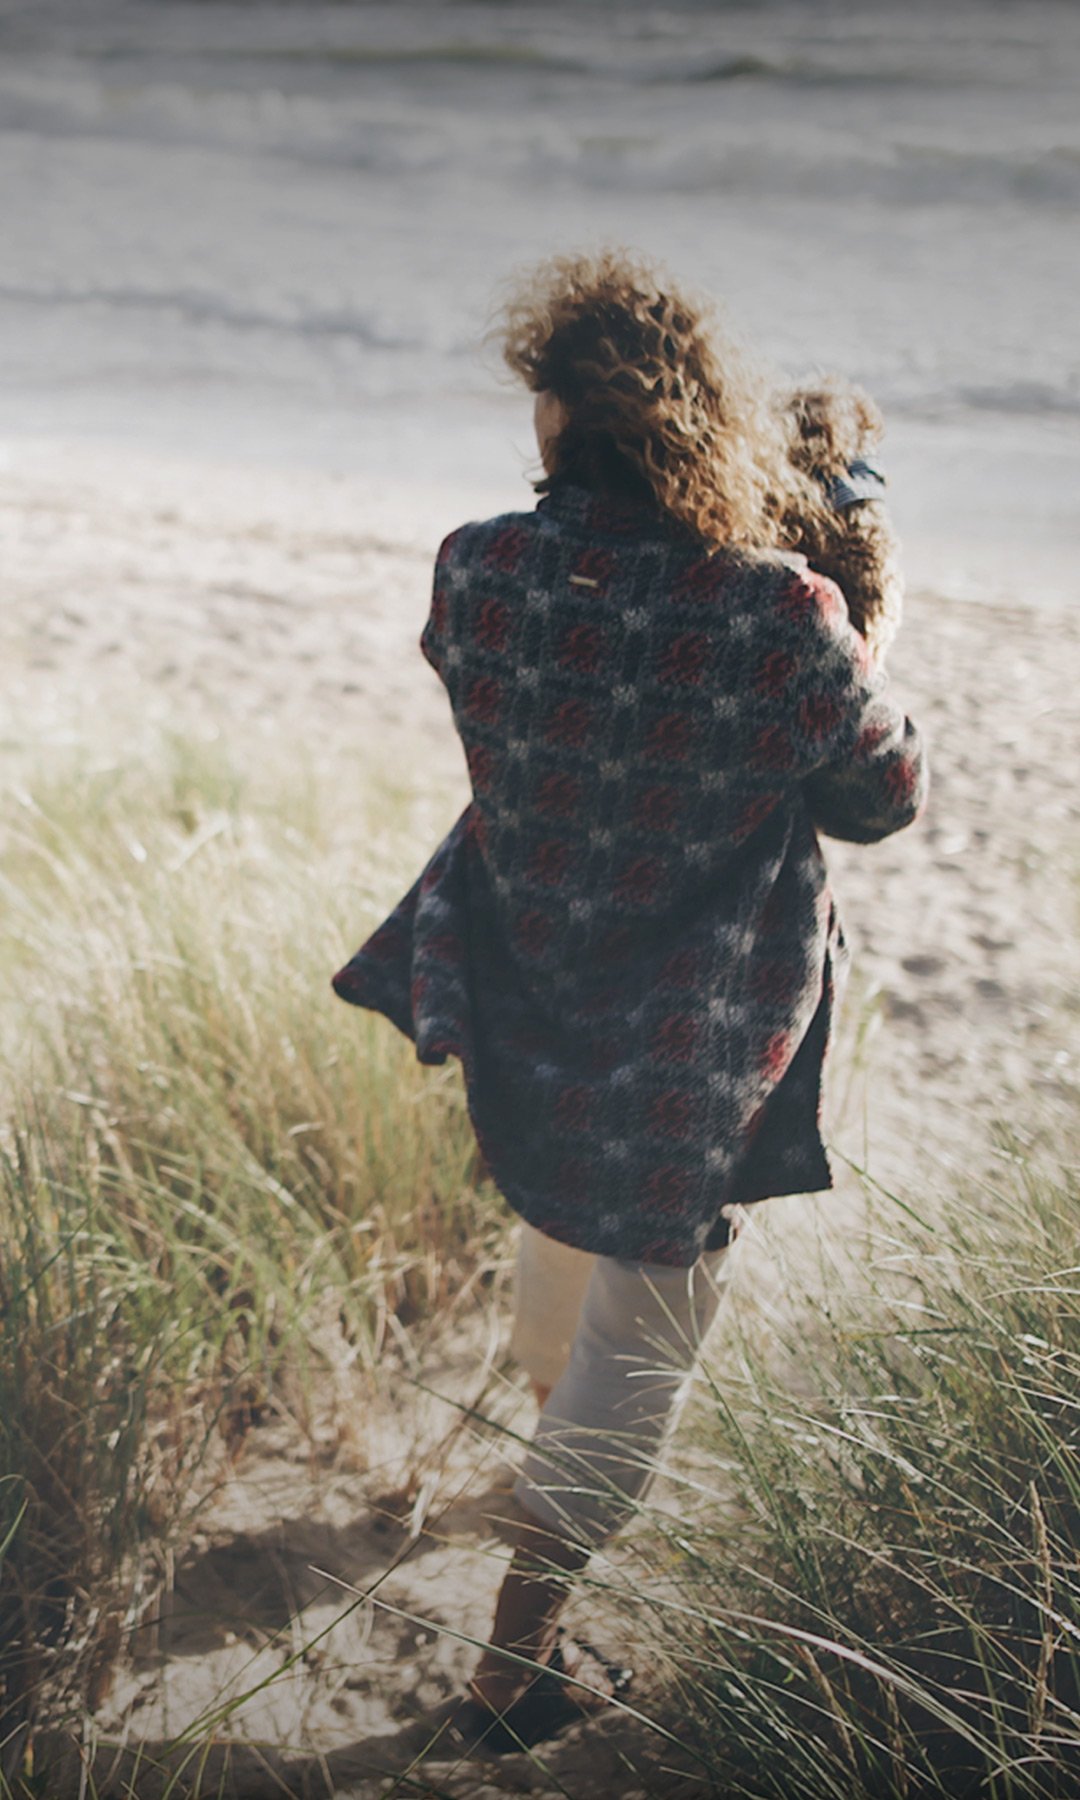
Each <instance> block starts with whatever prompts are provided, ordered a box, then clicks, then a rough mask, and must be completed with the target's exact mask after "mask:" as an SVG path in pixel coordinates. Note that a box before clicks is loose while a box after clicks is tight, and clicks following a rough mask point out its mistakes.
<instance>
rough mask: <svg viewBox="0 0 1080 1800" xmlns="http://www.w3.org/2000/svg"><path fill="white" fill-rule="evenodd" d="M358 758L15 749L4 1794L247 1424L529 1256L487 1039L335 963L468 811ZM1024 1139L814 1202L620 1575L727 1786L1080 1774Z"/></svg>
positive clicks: (1064, 1430)
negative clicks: (502, 1191)
mask: <svg viewBox="0 0 1080 1800" xmlns="http://www.w3.org/2000/svg"><path fill="white" fill-rule="evenodd" d="M339 789H340V782H339V779H338V777H337V776H335V780H334V782H332V783H330V784H327V783H326V782H325V781H323V780H321V779H320V778H317V777H316V776H314V775H312V774H311V773H310V772H308V771H305V770H303V769H300V770H297V769H296V767H295V766H294V765H293V764H285V763H283V762H281V761H280V760H275V759H273V758H266V759H264V761H263V762H261V763H260V762H257V761H252V760H251V759H248V760H246V761H245V762H244V763H243V764H236V763H233V762H231V761H230V760H229V758H228V757H227V756H226V755H225V754H224V753H223V752H222V750H221V748H220V746H219V745H214V744H211V745H207V744H202V743H192V742H164V743H161V744H160V745H158V746H157V748H156V750H155V751H154V753H153V754H152V755H149V756H139V757H137V758H135V757H132V758H129V759H126V760H125V759H123V758H119V759H118V758H115V757H107V758H105V757H103V758H102V759H101V760H100V761H99V762H97V763H94V762H93V761H92V760H88V759H87V758H85V757H82V758H79V759H74V758H71V757H66V756H63V755H59V754H58V755H55V756H52V757H50V758H48V759H42V760H41V761H40V763H39V766H37V767H36V768H35V769H34V770H32V771H31V772H30V773H27V771H26V769H25V768H24V769H23V770H21V771H20V773H19V777H18V779H17V780H14V781H12V782H11V784H10V785H9V791H8V794H7V797H6V799H5V801H4V812H3V817H2V825H0V830H2V837H3V848H4V862H3V871H4V872H3V878H2V879H3V903H4V904H3V917H4V920H5V924H4V929H3V935H2V938H0V988H2V1010H0V1048H2V1052H3V1061H4V1069H5V1075H6V1080H5V1089H4V1100H3V1105H2V1108H0V1709H2V1710H0V1745H2V1746H3V1747H2V1749H0V1758H2V1769H3V1775H2V1777H0V1795H3V1796H4V1797H5V1800H6V1797H7V1795H8V1794H11V1795H19V1796H20V1797H21V1796H23V1795H28V1794H33V1793H40V1792H41V1791H42V1790H41V1789H40V1787H35V1785H34V1778H33V1777H32V1776H30V1775H28V1774H27V1770H28V1769H29V1768H30V1767H31V1763H30V1761H29V1760H28V1750H27V1746H28V1744H29V1743H30V1742H31V1740H32V1736H33V1731H34V1729H35V1728H36V1727H39V1726H40V1727H42V1728H43V1729H44V1728H45V1727H50V1728H51V1727H53V1726H56V1725H57V1724H63V1723H64V1722H65V1721H69V1720H73V1719H74V1720H77V1719H79V1718H80V1717H82V1718H85V1717H86V1716H87V1714H88V1713H92V1711H93V1708H94V1705H95V1702H96V1699H97V1697H98V1695H99V1694H100V1693H101V1692H102V1691H104V1688H105V1686H106V1685H107V1683H108V1679H109V1675H110V1671H111V1669H112V1667H113V1665H114V1663H115V1661H116V1658H117V1656H118V1654H119V1652H120V1650H121V1647H122V1645H123V1643H124V1642H125V1641H126V1639H127V1637H128V1635H129V1634H130V1632H131V1631H132V1630H133V1629H134V1628H135V1627H136V1626H137V1625H138V1624H139V1622H140V1621H141V1620H143V1619H144V1618H145V1617H146V1616H147V1615H148V1614H152V1612H153V1608H154V1605H155V1603H156V1599H157V1592H158V1587H159V1586H160V1583H161V1581H162V1580H164V1579H165V1574H164V1570H165V1564H166V1552H167V1549H168V1547H169V1546H170V1545H171V1544H174V1543H179V1542H181V1541H182V1539H183V1537H184V1534H185V1532H186V1531H188V1530H189V1529H190V1527H191V1524H192V1520H193V1518H194V1516H195V1515H196V1513H197V1511H198V1508H199V1507H200V1505H202V1504H203V1503H204V1502H205V1499H206V1496H207V1494H208V1493H210V1492H211V1490H212V1486H213V1479H214V1470H215V1467H216V1459H220V1458H221V1457H223V1456H225V1457H227V1456H228V1454H229V1452H230V1449H231V1448H232V1447H234V1446H235V1444H236V1442H237V1441H238V1440H239V1439H242V1438H243V1436H244V1434H245V1433H246V1432H247V1431H248V1429H249V1428H250V1427H251V1426H252V1425H253V1424H254V1423H255V1422H257V1421H258V1420H259V1419H261V1418H262V1417H263V1416H264V1415H265V1414H267V1413H269V1412H273V1410H274V1409H275V1408H285V1409H287V1410H288V1412H289V1414H290V1416H291V1417H293V1418H294V1419H298V1420H299V1421H300V1423H301V1424H302V1425H307V1426H308V1427H309V1428H310V1429H312V1430H314V1429H315V1428H316V1424H317V1415H318V1413H319V1409H320V1407H322V1408H323V1409H324V1411H325V1408H326V1407H327V1405H331V1406H332V1404H333V1395H334V1393H335V1392H340V1391H341V1390H340V1389H335V1387H334V1383H333V1381H331V1382H330V1383H327V1382H326V1381H325V1380H324V1379H323V1377H324V1376H325V1375H326V1373H327V1371H328V1370H329V1371H330V1372H331V1373H333V1366H334V1364H335V1362H337V1363H338V1364H339V1365H340V1364H341V1363H348V1365H349V1367H350V1369H351V1370H352V1371H353V1372H354V1373H355V1374H357V1375H358V1377H359V1378H364V1379H370V1380H374V1379H375V1378H376V1372H377V1370H378V1369H379V1367H380V1364H381V1363H382V1362H383V1360H384V1357H385V1351H386V1349H387V1346H388V1344H389V1343H390V1342H391V1341H392V1340H394V1341H396V1340H397V1339H399V1338H400V1337H401V1336H402V1335H403V1334H406V1333H409V1334H412V1335H413V1336H414V1337H420V1336H422V1335H423V1334H424V1333H425V1332H427V1331H429V1330H434V1329H436V1328H437V1322H438V1318H439V1315H440V1311H441V1309H442V1308H443V1305H444V1302H445V1301H446V1299H447V1298H448V1296H450V1295H452V1294H453V1293H454V1292H455V1291H458V1290H460V1289H461V1287H462V1286H463V1285H464V1284H466V1283H468V1282H469V1281H470V1280H475V1279H477V1278H478V1276H479V1277H480V1278H483V1274H484V1271H485V1270H487V1271H490V1270H492V1269H495V1268H497V1267H498V1266H499V1264H500V1259H501V1260H503V1261H505V1255H506V1251H505V1236H504V1234H505V1227H506V1224H507V1215H506V1212H505V1209H504V1207H503V1206H502V1204H501V1202H500V1201H499V1200H498V1197H497V1196H496V1195H495V1194H494V1192H493V1190H492V1189H491V1187H490V1184H489V1183H487V1182H486V1181H485V1180H484V1177H483V1173H482V1169H481V1167H480V1164H479V1160H478V1157H477V1153H476V1148H475V1143H474V1140H473V1137H472V1133H471V1130H470V1128H469V1125H468V1120H467V1116H466V1113H465V1108H464V1100H463V1094H462V1088H461V1081H460V1075H459V1073H458V1072H457V1070H456V1068H455V1067H454V1066H448V1067H447V1068H445V1069H434V1070H431V1069H429V1070H423V1069H420V1068H419V1067H418V1066H417V1064H416V1062H415V1058H414V1056H413V1053H412V1049H411V1046H410V1045H408V1044H407V1043H406V1042H405V1040H404V1039H402V1038H399V1037H398V1036H397V1035H396V1034H394V1033H393V1032H392V1030H391V1029H390V1028H389V1027H388V1026H386V1024H385V1022H383V1021H378V1020H374V1019H372V1018H370V1017H369V1016H367V1015H365V1014H361V1013H356V1012H354V1011H352V1010H348V1011H347V1010H346V1009H344V1008H343V1007H341V1005H340V1003H339V1002H336V1001H335V1000H334V999H333V997H332V996H331V995H330V993H329V990H328V985H327V978H328V974H329V972H330V971H331V970H332V969H333V968H334V967H335V966H337V965H338V964H339V963H340V962H341V960H343V957H344V956H345V955H346V954H347V953H348V951H349V950H350V949H351V948H352V947H353V946H354V945H355V943H356V942H358V941H359V939H360V937H361V936H362V934H363V932H364V930H365V929H366V928H367V927H368V926H369V925H371V924H373V923H375V922H376V921H377V920H378V919H379V918H380V917H382V916H383V913H384V911H385V909H386V906H387V905H388V904H390V903H391V902H392V901H393V900H394V899H395V898H396V897H397V895H398V894H399V893H400V892H401V891H402V888H403V886H404V885H405V884H406V883H407V881H408V880H410V879H412V877H413V876H414V875H415V873H416V869H417V866H418V865H417V844H418V843H421V844H423V843H433V842H434V841H435V836H436V834H435V832H434V830H433V827H434V825H435V822H436V815H437V807H436V811H435V812H433V813H425V812H424V810H423V808H424V806H425V805H426V804H427V803H426V802H422V801H419V800H417V798H416V797H415V796H413V795H411V794H410V792H409V791H408V789H407V787H405V786H403V785H399V786H395V785H393V784H388V783H384V784H382V785H379V784H377V783H372V781H371V779H370V777H368V778H367V781H366V784H365V782H364V781H361V780H359V779H358V780H357V783H356V785H355V787H353V788H351V789H347V795H346V797H347V805H343V804H341V803H340V802H339V801H338V800H336V799H335V798H334V797H333V796H334V795H335V794H336V793H338V792H339ZM439 804H441V802H440V803H439ZM372 845H377V846H378V848H377V851H373V850H372V848H371V846H372ZM1062 1160H1063V1161H1067V1160H1068V1159H1067V1158H1065V1157H1063V1158H1062ZM991 1168H992V1171H993V1172H992V1174H991V1176H989V1177H988V1178H986V1179H984V1180H982V1181H975V1180H971V1181H969V1182H967V1183H957V1182H955V1181H952V1182H943V1184H942V1191H941V1193H940V1194H938V1195H936V1196H934V1197H933V1198H932V1199H931V1200H927V1201H926V1202H925V1203H920V1204H918V1205H913V1204H912V1202H911V1200H910V1199H909V1198H907V1197H905V1196H894V1195H889V1194H885V1193H882V1192H881V1191H879V1190H877V1189H875V1188H874V1186H873V1184H872V1183H871V1182H870V1181H869V1179H868V1180H867V1184H866V1185H867V1195H868V1210H867V1220H868V1222H867V1226H866V1230H865V1234H862V1235H859V1236H858V1237H857V1238H852V1239H851V1240H849V1241H847V1242H844V1243H842V1244H838V1243H837V1241H836V1238H835V1234H832V1235H831V1236H830V1235H829V1234H823V1236H822V1240H821V1255H820V1259H819V1263H818V1266H816V1267H814V1268H812V1269H811V1268H809V1267H808V1265H807V1263H806V1260H805V1255H804V1251H805V1242H806V1240H805V1237H800V1239H799V1243H800V1245H802V1249H800V1251H799V1254H798V1255H797V1256H795V1257H793V1258H792V1262H791V1267H789V1268H788V1267H785V1268H783V1269H782V1271H781V1275H782V1279H781V1280H780V1281H779V1283H778V1284H777V1291H778V1292H782V1294H783V1303H782V1305H779V1306H778V1307H776V1308H769V1307H767V1306H765V1307H763V1305H762V1304H761V1301H760V1298H759V1297H758V1296H755V1295H753V1294H750V1293H746V1294H744V1296H743V1299H742V1301H741V1302H740V1303H738V1304H737V1305H736V1307H735V1308H734V1310H733V1312H732V1314H731V1316H730V1318H729V1321H728V1323H727V1325H726V1326H724V1327H723V1328H722V1329H721V1333H720V1335H719V1337H718V1338H717V1339H716V1340H715V1343H714V1345H713V1347H712V1349H711V1352H710V1354H709V1356H708V1357H707V1358H706V1361H705V1363H704V1365H703V1369H702V1374H701V1377H700V1379H699V1381H698V1384H697V1392H696V1397H695V1400H694V1403H693V1405H692V1408H691V1411H690V1414H689V1415H688V1418H687V1421H686V1423H685V1426H684V1430H683V1434H682V1438H681V1444H682V1451H683V1458H682V1460H680V1457H679V1456H678V1455H676V1456H675V1457H674V1458H673V1459H672V1458H668V1459H666V1462H665V1468H666V1473H667V1478H668V1485H667V1487H666V1488H665V1489H662V1490H661V1492H662V1493H663V1494H664V1495H665V1496H666V1497H665V1498H663V1499H662V1500H661V1501H660V1503H655V1502H646V1503H645V1504H644V1505H643V1506H642V1509H641V1516H640V1517H639V1519H638V1522H637V1528H636V1531H635V1533H634V1538H633V1544H634V1558H633V1561H632V1563H631V1565H630V1566H631V1567H632V1568H633V1570H634V1571H635V1578H634V1579H633V1580H632V1581H631V1582H630V1583H629V1584H628V1583H627V1582H626V1580H625V1578H624V1577H613V1576H611V1575H610V1573H605V1571H604V1569H603V1567H600V1568H598V1569H597V1570H594V1571H592V1572H591V1573H590V1575H589V1577H588V1580H589V1581H590V1582H591V1584H592V1586H593V1589H594V1592H595V1593H596V1594H597V1596H598V1598H601V1599H602V1600H603V1603H604V1607H605V1610H606V1611H609V1612H610V1611H613V1612H614V1613H615V1614H616V1615H620V1616H622V1618H623V1620H624V1625H625V1631H626V1638H627V1641H628V1642H629V1643H632V1644H633V1646H634V1650H635V1657H636V1660H638V1661H639V1664H640V1663H641V1662H642V1660H643V1659H644V1663H645V1666H646V1667H647V1668H648V1670H649V1672H650V1677H651V1679H650V1684H649V1695H650V1698H649V1702H648V1706H649V1709H650V1710H651V1711H652V1713H653V1715H654V1717H655V1724H656V1727H657V1729H658V1731H659V1732H660V1733H661V1734H662V1735H663V1734H669V1735H670V1736H671V1737H675V1738H677V1739H678V1740H679V1742H680V1744H681V1746H682V1748H683V1749H684V1750H685V1751H686V1752H687V1753H688V1754H689V1755H690V1757H691V1758H692V1760H693V1761H694V1763H695V1765H696V1767H697V1768H698V1770H699V1773H700V1780H701V1784H702V1791H703V1792H716V1793H721V1794H724V1795H732V1796H747V1797H750V1796H753V1797H755V1800H772V1797H773V1796H775V1797H776V1800H780V1796H783V1797H784V1800H820V1797H822V1796H824V1797H827V1800H828V1797H831V1800H880V1797H889V1800H892V1797H893V1796H895V1797H896V1800H923V1797H924V1796H925V1797H929V1796H942V1797H944V1796H949V1797H950V1800H952V1797H954V1796H972V1797H974V1796H976V1795H979V1796H989V1797H993V1800H1027V1797H1029V1796H1030V1797H1031V1800H1067V1797H1068V1796H1071V1795H1073V1794H1074V1793H1075V1792H1076V1791H1077V1789H1078V1787H1080V1625H1078V1619H1080V1606H1078V1604H1077V1603H1078V1600H1080V1575H1078V1568H1080V1381H1078V1376H1080V1269H1078V1263H1080V1244H1078V1240H1080V1232H1078V1228H1077V1227H1078V1221H1080V1192H1078V1187H1077V1181H1076V1177H1075V1175H1073V1174H1070V1173H1069V1172H1068V1171H1067V1170H1066V1171H1065V1172H1062V1173H1054V1172H1048V1171H1047V1168H1046V1165H1045V1157H1043V1158H1042V1159H1041V1160H1040V1162H1039V1164H1038V1166H1036V1164H1035V1162H1034V1161H1033V1160H1032V1159H1031V1158H1029V1156H1028V1154H1027V1152H1026V1150H1025V1149H1024V1147H1023V1145H1022V1143H1021V1141H1020V1132H1019V1127H1017V1128H1016V1130H1015V1132H1014V1134H1013V1135H1011V1136H1009V1135H1005V1134H1003V1135H1002V1137H1001V1139H1000V1142H999V1143H998V1145H997V1147H996V1151H995V1153H994V1159H993V1162H992V1164H991ZM752 1229H753V1230H754V1232H756V1233H760V1235H761V1242H760V1244H759V1246H758V1254H759V1255H762V1254H764V1255H766V1256H767V1257H771V1258H773V1259H775V1260H777V1261H778V1262H780V1263H783V1262H784V1259H785V1256H786V1254H787V1249H786V1240H785V1237H784V1233H783V1230H782V1229H781V1228H779V1227H776V1226H774V1225H773V1223H772V1222H771V1220H770V1217H769V1214H768V1211H767V1209H766V1210H765V1211H763V1213H762V1214H761V1215H760V1222H758V1221H755V1223H754V1225H753V1227H752ZM328 1395H329V1396H330V1398H329V1400H328V1398H327V1396H328ZM680 1469H682V1471H683V1473H682V1474H681V1475H680V1474H679V1473H678V1471H679V1470H680ZM673 1471H674V1473H673ZM241 1700H242V1696H241V1697H240V1699H239V1700H236V1701H231V1702H230V1705H231V1706H238V1705H239V1704H240V1702H241ZM636 1704H640V1702H636ZM644 1728H645V1727H644V1725H643V1729H644ZM657 1791H659V1790H657Z"/></svg>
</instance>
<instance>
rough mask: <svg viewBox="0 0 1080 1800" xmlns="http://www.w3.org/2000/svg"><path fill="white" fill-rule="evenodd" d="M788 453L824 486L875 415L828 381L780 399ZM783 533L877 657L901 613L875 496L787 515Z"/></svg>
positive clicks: (893, 543) (856, 453)
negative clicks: (838, 595)
mask: <svg viewBox="0 0 1080 1800" xmlns="http://www.w3.org/2000/svg"><path fill="white" fill-rule="evenodd" d="M779 404H780V409H781V412H782V414H783V416H784V418H785V419H786V422H787V429H788V438H789V446H790V447H789V455H790V457H791V460H792V462H793V463H794V464H795V466H796V468H798V469H799V470H800V471H801V472H802V473H803V474H805V475H809V476H812V477H814V478H815V479H816V480H817V481H819V482H821V483H823V484H824V483H828V482H829V481H832V480H834V479H835V478H836V477H838V476H843V475H844V474H846V472H847V469H848V467H849V465H850V464H851V463H852V462H854V461H855V459H856V458H857V457H861V456H865V455H866V453H867V451H868V450H870V449H871V447H872V446H873V445H874V444H876V443H877V442H878V439H879V438H880V437H881V434H882V430H883V428H884V427H883V421H882V417H881V413H880V412H879V411H878V408H877V407H876V406H875V404H874V402H873V401H872V400H871V398H870V396H869V394H867V393H865V392H864V390H863V389H862V388H859V387H856V386H854V385H853V384H851V383H849V382H845V381H841V380H839V379H837V378H830V379H829V380H827V381H823V382H821V383H820V384H819V385H817V386H813V387H811V386H807V387H796V388H791V389H789V390H787V391H786V392H784V393H782V394H781V395H780V396H779ZM782 527H783V535H784V537H785V539H786V540H787V541H788V542H791V543H793V544H794V547H795V548H796V549H797V550H799V551H800V552H801V553H802V555H804V556H805V557H806V559H807V561H808V562H809V563H810V566H811V567H812V568H814V569H817V570H818V571H819V573H821V574H822V575H828V576H830V577H831V578H832V580H833V581H835V582H836V583H837V585H838V586H839V587H840V589H841V590H842V592H843V595H844V598H845V600H846V601H847V603H848V612H849V614H850V617H851V622H852V624H853V625H854V626H855V627H856V629H857V630H858V631H860V632H861V633H862V635H863V636H864V637H865V639H866V641H867V643H868V645H869V646H870V651H871V654H872V655H873V656H874V658H875V660H876V661H880V660H881V658H882V657H883V656H884V655H885V652H886V651H887V649H888V647H889V645H890V644H891V643H892V640H893V638H894V637H895V636H896V632H897V629H898V627H899V624H900V617H901V612H902V610H903V597H904V585H903V579H902V576H901V573H900V546H899V542H898V539H897V537H896V533H895V532H894V530H893V527H892V523H891V521H890V519H889V516H888V513H887V512H886V510H885V508H884V506H883V505H882V504H881V502H880V501H879V500H863V501H859V502H858V503H856V504H853V505H851V506H847V507H845V508H844V509H843V510H842V511H831V512H829V513H826V514H824V515H822V513H820V512H815V513H814V514H813V515H812V516H811V517H809V518H803V519H799V518H794V517H792V516H790V515H789V516H788V517H786V518H785V519H784V520H783V521H782Z"/></svg>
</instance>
